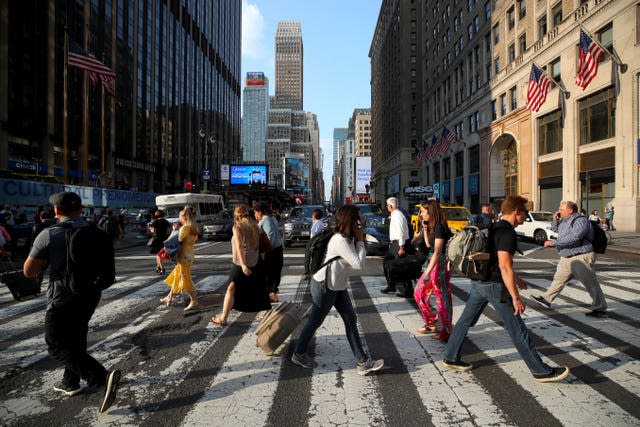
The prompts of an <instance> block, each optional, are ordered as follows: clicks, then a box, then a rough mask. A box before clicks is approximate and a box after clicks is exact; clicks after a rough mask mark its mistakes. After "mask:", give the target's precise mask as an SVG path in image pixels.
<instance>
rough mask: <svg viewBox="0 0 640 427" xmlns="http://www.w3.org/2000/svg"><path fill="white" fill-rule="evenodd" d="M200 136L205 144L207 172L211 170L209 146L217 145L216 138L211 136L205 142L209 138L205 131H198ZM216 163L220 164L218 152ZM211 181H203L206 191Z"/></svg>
mask: <svg viewBox="0 0 640 427" xmlns="http://www.w3.org/2000/svg"><path fill="white" fill-rule="evenodd" d="M198 136H200V138H202V143H203V144H204V169H205V170H206V171H208V170H209V145H210V144H211V145H213V144H215V143H216V138H215V136H214V135H210V136H209V139H208V140H205V138H206V137H207V133H206V132H205V130H204V129H202V128H201V129H200V130H199V131H198ZM216 163H218V154H217V150H216ZM209 180H210V179H208V180H207V179H203V181H204V189H205V190H207V189H208V187H209V185H208V181H209Z"/></svg>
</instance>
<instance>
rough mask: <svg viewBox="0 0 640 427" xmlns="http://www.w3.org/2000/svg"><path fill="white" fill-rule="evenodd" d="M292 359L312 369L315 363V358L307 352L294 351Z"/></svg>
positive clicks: (299, 364)
mask: <svg viewBox="0 0 640 427" xmlns="http://www.w3.org/2000/svg"><path fill="white" fill-rule="evenodd" d="M291 361H292V362H293V363H295V364H296V365H298V366H300V367H302V368H305V369H311V368H313V365H314V363H313V359H312V358H311V357H309V356H308V355H307V354H306V353H293V355H292V356H291Z"/></svg>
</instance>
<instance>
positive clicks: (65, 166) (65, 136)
mask: <svg viewBox="0 0 640 427" xmlns="http://www.w3.org/2000/svg"><path fill="white" fill-rule="evenodd" d="M68 55H69V36H68V35H67V26H66V25H65V26H64V66H63V67H62V182H63V183H64V184H66V183H67V177H68V171H69V159H68V155H69V126H68V123H67V118H68V116H69V114H68V111H67V87H68V82H67V80H68V77H67V62H68V59H69V57H68Z"/></svg>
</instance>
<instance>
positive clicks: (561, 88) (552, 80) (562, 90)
mask: <svg viewBox="0 0 640 427" xmlns="http://www.w3.org/2000/svg"><path fill="white" fill-rule="evenodd" d="M533 65H535V66H536V67H538V70H540V72H541V73H542V74H544V75H545V76H546V77H547V80H549V81H550V82H551V83H553V85H554V86H555V87H557V88H558V90H559V91H560V92H562V94H563V95H564V97H565V98H566V99H569V97H570V96H571V92H569V91H568V90H567V89H566V88H564V87H563V86H564V85H561V84H560V83H562V81H561V82H560V83H558V82H557V81H555V80H554V79H552V78H550V77H549V75H548V74H547V72H546V71H545V70H544V68H542V67H541V66H539V65H538V64H536V63H535V62H533Z"/></svg>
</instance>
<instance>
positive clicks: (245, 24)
mask: <svg viewBox="0 0 640 427" xmlns="http://www.w3.org/2000/svg"><path fill="white" fill-rule="evenodd" d="M263 32H264V17H263V16H262V14H261V13H260V9H258V6H257V5H255V4H250V3H249V2H248V0H242V56H243V57H245V58H251V59H260V58H261V56H262V54H263V52H264V48H263V46H262V39H263V36H264V35H263Z"/></svg>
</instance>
